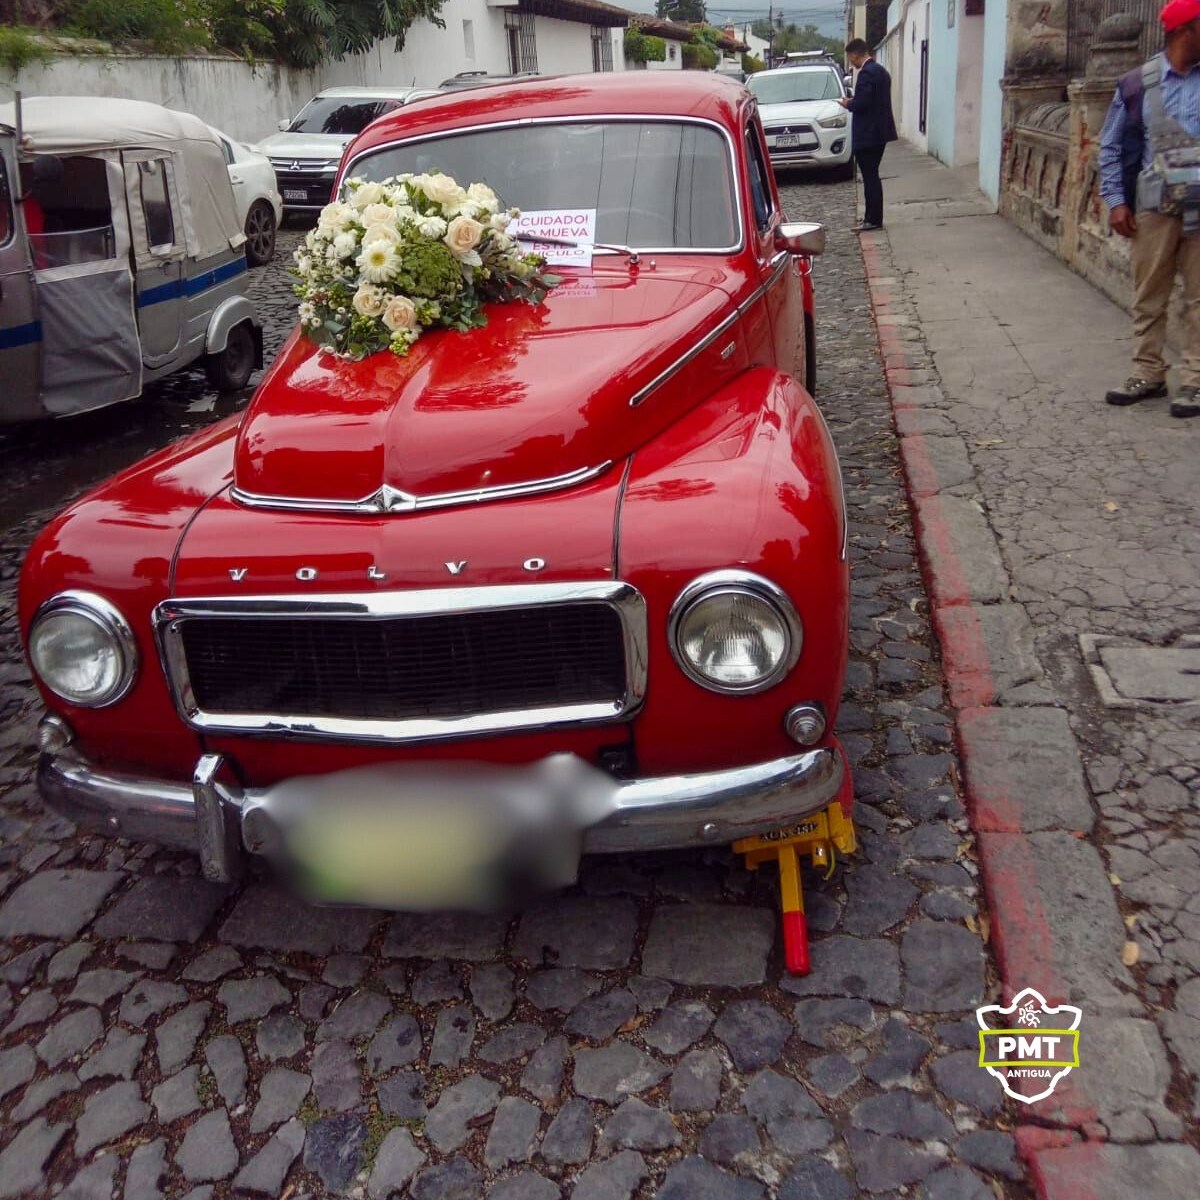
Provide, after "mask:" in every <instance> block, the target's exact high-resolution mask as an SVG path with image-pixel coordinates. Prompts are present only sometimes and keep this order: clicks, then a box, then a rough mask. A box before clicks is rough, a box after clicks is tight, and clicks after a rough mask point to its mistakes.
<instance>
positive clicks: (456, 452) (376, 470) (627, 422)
mask: <svg viewBox="0 0 1200 1200" xmlns="http://www.w3.org/2000/svg"><path fill="white" fill-rule="evenodd" d="M613 261H614V262H615V261H618V260H613ZM727 286H728V282H727V280H726V278H725V276H724V273H723V272H722V271H721V270H720V269H719V268H715V267H712V266H708V265H705V266H703V267H696V268H693V269H682V268H675V269H672V268H671V267H670V266H665V267H664V266H662V265H661V264H660V266H659V267H658V268H656V269H654V273H653V274H651V273H650V271H648V270H645V269H643V270H641V271H640V272H637V271H631V270H629V269H628V268H626V267H625V266H624V264H623V262H622V265H620V266H606V267H604V268H600V267H597V269H596V270H595V272H594V273H593V274H591V275H582V276H579V275H577V276H572V277H568V278H567V279H566V281H565V283H564V285H563V286H562V287H559V288H556V289H554V290H553V291H552V292H551V293H550V295H549V296H548V298H547V300H546V302H545V303H544V304H541V305H529V304H523V303H512V304H501V305H490V306H489V307H488V312H487V316H488V323H487V325H486V326H485V327H483V328H481V329H473V330H470V331H468V332H466V333H459V332H453V331H446V330H438V331H435V332H430V333H426V334H425V335H424V336H423V337H422V338H421V339H420V341H418V342H417V343H416V344H415V345H414V346H413V347H412V349H411V350H410V351H409V353H408V354H407V355H406V356H404V357H398V356H396V355H393V354H391V353H388V352H386V351H385V352H382V353H379V354H375V355H372V356H370V357H369V358H367V359H364V360H363V361H361V362H348V361H345V360H342V359H338V358H335V357H333V356H332V355H330V354H328V353H325V352H323V351H319V350H318V349H317V348H316V347H314V346H313V345H312V343H310V342H308V341H307V340H305V339H303V338H302V337H300V336H299V334H298V333H294V334H293V335H292V338H291V340H290V341H289V342H288V344H287V345H286V346H285V347H284V350H283V351H282V353H281V354H280V356H279V358H278V359H277V361H276V363H275V364H274V366H273V367H272V369H271V371H270V372H269V374H268V375H267V377H266V378H265V379H264V381H263V383H262V386H261V387H260V389H259V391H258V393H257V394H256V395H255V397H254V399H253V400H252V401H251V404H250V407H249V410H248V412H247V415H246V418H245V420H244V422H243V424H242V429H241V433H240V436H239V438H238V446H237V455H236V463H235V483H236V486H237V488H238V490H239V491H240V492H241V493H243V494H247V495H249V496H257V497H269V498H276V499H284V500H297V499H307V500H322V501H358V500H363V499H366V498H368V497H371V496H374V495H376V494H377V493H379V492H380V489H381V488H383V487H385V486H386V487H388V488H390V489H395V490H397V491H400V492H404V493H406V494H407V495H409V496H415V497H418V498H424V499H427V500H428V501H429V502H434V503H436V502H437V501H438V498H442V497H446V496H447V495H455V494H458V493H463V492H476V491H479V490H481V489H482V490H485V491H491V490H492V489H496V488H505V487H514V486H521V485H526V484H538V483H544V482H545V481H547V480H550V479H559V478H561V477H564V476H571V475H573V474H577V473H580V472H587V471H589V470H594V469H597V468H600V467H602V466H603V465H604V464H605V463H610V462H615V461H617V460H619V459H622V458H624V457H625V456H626V455H628V454H629V453H631V452H632V451H633V450H634V449H636V448H637V446H639V445H641V444H643V443H644V442H645V441H646V440H648V438H650V437H652V436H654V434H655V433H657V432H658V431H659V430H661V429H663V428H665V427H666V426H667V425H668V424H669V423H670V422H671V421H672V420H674V419H675V418H676V417H677V416H678V414H679V413H680V412H681V411H683V410H685V409H686V408H689V407H691V406H694V405H695V404H697V403H699V402H700V400H702V399H703V398H704V396H705V395H707V394H709V393H710V392H711V391H712V390H713V388H715V387H718V386H720V385H721V384H722V383H723V382H725V380H726V379H727V378H728V377H729V376H730V374H731V373H733V372H736V371H737V370H739V369H744V363H745V359H744V355H742V354H740V353H734V352H733V351H732V350H731V349H730V347H728V346H725V347H723V348H722V347H716V346H714V347H713V348H712V349H711V354H710V351H709V349H707V348H706V349H705V351H704V353H702V354H698V355H697V356H695V357H694V358H693V359H691V360H689V362H688V363H687V364H686V367H685V368H684V369H681V370H679V371H677V372H676V373H675V374H674V375H672V376H671V378H670V380H669V382H668V383H666V384H664V386H662V387H660V388H658V389H656V390H655V392H654V393H653V395H652V396H651V397H650V398H649V399H648V400H647V401H646V403H645V404H641V405H639V406H638V407H636V408H631V406H630V399H631V397H633V396H634V395H635V394H636V393H637V392H638V391H639V389H642V388H644V387H646V386H647V385H648V384H649V383H651V381H653V380H655V379H656V378H657V377H658V376H659V375H660V374H661V373H662V372H663V371H664V370H665V369H666V368H668V367H670V366H671V365H672V364H675V363H677V362H678V360H679V359H680V357H681V355H683V354H685V352H687V351H689V350H692V349H694V348H695V347H696V343H697V342H698V341H699V340H700V338H701V337H703V335H704V334H705V333H707V332H709V331H710V330H712V329H714V328H715V327H716V326H717V325H718V324H719V323H720V321H721V320H722V319H723V318H724V317H725V316H727V315H728V314H729V313H730V311H731V301H730V296H729V292H728V291H727V290H726V288H727ZM732 336H733V335H732V334H731V337H732ZM739 345H740V342H739ZM722 349H724V353H725V357H724V358H720V357H719V355H720V353H721V350H722Z"/></svg>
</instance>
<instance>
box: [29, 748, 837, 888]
mask: <svg viewBox="0 0 1200 1200" xmlns="http://www.w3.org/2000/svg"><path fill="white" fill-rule="evenodd" d="M556 761H557V762H558V764H559V765H564V766H566V767H569V768H570V769H571V770H575V771H579V772H584V771H587V772H590V771H591V770H592V769H591V768H590V767H587V766H586V764H584V763H583V762H582V761H581V760H579V759H576V758H575V757H574V756H573V755H559V756H556V759H547V760H544V761H543V763H542V764H538V765H537V766H536V767H535V768H534V769H535V770H538V769H540V768H542V767H544V766H547V765H551V764H554V763H555V762H556ZM412 772H413V768H412V767H410V766H409V765H408V764H400V763H397V764H389V765H386V766H374V767H362V768H358V769H356V770H354V771H349V772H341V773H339V775H338V789H339V790H338V795H340V796H342V797H345V796H347V795H349V794H351V793H350V792H348V790H347V789H348V788H349V789H353V788H354V787H355V785H356V784H359V785H361V789H362V791H363V793H364V794H372V795H380V794H387V792H388V790H389V789H392V788H394V789H395V790H396V791H397V793H399V792H401V791H403V789H404V786H405V781H406V779H407V780H411V779H412ZM844 773H845V768H844V766H843V761H842V756H841V754H840V753H839V752H838V751H837V750H836V749H831V748H821V749H816V750H809V751H805V752H804V753H801V754H796V755H791V756H788V757H786V758H779V759H774V760H772V761H769V762H763V763H754V764H751V765H749V766H743V767H733V768H730V769H728V770H723V771H709V772H704V773H701V774H696V775H670V776H661V777H655V778H646V779H635V780H627V781H616V780H613V781H609V780H608V779H607V777H602V778H603V779H604V786H603V787H602V789H601V793H602V794H601V795H600V796H599V798H598V799H596V800H595V803H594V806H593V808H592V809H591V812H592V814H593V816H595V817H597V819H595V820H593V821H591V823H590V824H589V827H588V828H586V829H584V830H583V832H582V850H583V852H585V853H611V852H615V851H630V850H632V851H641V850H661V849H668V848H672V847H682V846H695V845H703V844H712V843H721V842H731V841H734V840H736V839H737V838H741V837H749V836H751V835H753V834H758V833H763V832H766V831H768V830H771V829H774V828H778V827H779V826H782V825H786V824H789V823H791V822H793V821H795V820H797V819H800V818H803V817H806V816H808V815H810V814H812V813H815V812H819V811H821V810H822V809H824V808H826V807H827V806H828V805H829V804H831V803H832V802H833V801H834V800H835V799H836V798H837V796H838V794H839V792H840V790H841V787H842V782H843V777H844ZM594 774H595V775H596V776H599V772H594ZM322 778H330V777H312V779H311V780H309V781H307V782H309V783H311V784H312V787H313V788H314V789H317V790H319V789H320V786H321V784H320V781H321V779H322ZM296 783H297V781H296V780H286V781H284V782H283V783H280V784H276V785H273V786H272V787H266V788H243V787H241V786H240V785H239V784H238V783H237V782H236V774H235V771H234V769H233V764H232V763H231V762H230V761H229V760H227V759H225V758H224V757H222V756H221V755H216V754H206V755H204V756H203V757H202V758H201V759H200V760H199V762H198V763H197V765H196V770H195V774H194V776H193V780H192V783H191V785H190V786H187V785H184V784H179V783H171V782H169V781H167V780H157V779H140V778H136V777H134V776H131V775H118V774H115V773H110V772H106V771H101V770H98V769H97V768H96V767H94V766H92V764H90V763H89V762H87V761H85V760H84V759H83V758H81V757H80V756H79V755H77V754H76V753H75V752H74V750H73V748H71V747H67V748H66V749H64V750H61V751H58V752H47V753H43V755H42V757H41V760H40V762H39V764H38V788H39V790H40V791H41V794H42V797H43V799H44V800H45V801H46V803H47V804H48V805H49V806H50V807H51V808H52V809H54V810H55V812H58V813H60V814H61V815H62V816H64V817H66V818H68V819H69V820H71V821H73V822H75V823H76V824H77V825H79V826H81V827H82V828H84V829H88V830H92V831H94V832H97V833H102V834H106V835H107V836H109V837H121V838H128V839H130V840H132V841H148V842H156V843H159V844H161V845H166V846H176V847H180V848H183V849H189V850H194V851H196V852H197V853H198V854H199V856H200V859H201V864H202V867H203V870H204V875H205V877H206V878H208V879H214V880H229V879H233V878H235V877H236V875H237V873H238V870H239V866H240V859H241V858H242V856H243V855H244V854H246V853H257V852H259V851H261V850H263V848H264V846H265V844H266V843H267V842H268V841H269V840H270V838H269V829H270V826H271V823H272V817H273V815H274V814H275V813H276V812H280V813H281V812H282V811H283V809H284V807H286V803H287V795H286V794H287V793H288V792H291V791H294V790H295V785H296Z"/></svg>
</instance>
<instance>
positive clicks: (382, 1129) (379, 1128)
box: [362, 1109, 403, 1169]
mask: <svg viewBox="0 0 1200 1200" xmlns="http://www.w3.org/2000/svg"><path fill="white" fill-rule="evenodd" d="M401 1124H403V1122H402V1121H401V1120H400V1118H399V1117H393V1116H390V1115H389V1114H388V1113H382V1112H379V1111H378V1109H377V1110H375V1111H374V1112H372V1113H370V1114H369V1115H368V1117H367V1138H366V1141H364V1142H363V1147H362V1153H363V1167H364V1168H366V1169H369V1168H370V1167H371V1166H372V1165H373V1164H374V1162H375V1156H376V1155H377V1154H378V1153H379V1147H380V1146H382V1145H383V1139H384V1138H386V1137H387V1135H388V1134H389V1133H391V1132H392V1130H393V1129H395V1128H396V1126H397V1125H401Z"/></svg>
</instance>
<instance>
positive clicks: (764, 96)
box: [746, 59, 854, 177]
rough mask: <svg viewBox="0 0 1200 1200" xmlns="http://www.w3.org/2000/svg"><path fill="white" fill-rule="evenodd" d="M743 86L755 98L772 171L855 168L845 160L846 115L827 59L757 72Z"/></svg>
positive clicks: (836, 73)
mask: <svg viewBox="0 0 1200 1200" xmlns="http://www.w3.org/2000/svg"><path fill="white" fill-rule="evenodd" d="M746 86H747V87H748V88H749V89H750V91H751V92H752V93H753V95H754V97H755V98H756V99H757V100H758V111H759V114H760V115H761V117H762V123H763V129H764V130H765V131H766V135H767V153H768V154H769V155H770V156H771V165H772V166H773V167H774V168H775V169H776V170H777V171H780V170H785V169H788V168H801V167H825V168H830V169H833V170H836V171H837V172H838V173H839V174H840V175H844V176H847V177H848V176H850V175H852V174H853V172H854V166H853V163H851V161H850V119H851V118H850V114H849V113H848V112H847V111H846V110H845V109H844V108H842V106H841V105H840V104H838V100H839V99H841V97H843V96H845V95H846V86H845V83H844V82H843V79H842V72H841V70H840V69H839V67H838V65H837V63H835V62H834V61H833V60H832V59H821V60H816V61H812V60H810V61H808V62H803V61H802V62H801V63H800V64H799V65H797V66H794V67H791V66H789V67H779V68H777V69H776V70H773V71H757V72H755V73H754V74H753V75H751V76H750V78H749V79H747V80H746Z"/></svg>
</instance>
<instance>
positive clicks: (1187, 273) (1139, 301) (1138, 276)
mask: <svg viewBox="0 0 1200 1200" xmlns="http://www.w3.org/2000/svg"><path fill="white" fill-rule="evenodd" d="M1130 262H1131V263H1132V264H1133V292H1134V295H1133V336H1134V351H1133V373H1134V374H1135V375H1139V376H1141V377H1142V378H1143V379H1149V380H1150V381H1151V382H1153V383H1161V382H1162V381H1163V380H1165V379H1166V376H1167V364H1166V362H1165V361H1164V360H1163V344H1164V342H1165V341H1166V338H1167V306H1168V304H1169V303H1170V300H1171V291H1172V289H1173V288H1174V286H1175V274H1176V272H1177V271H1178V272H1179V274H1181V275H1182V276H1183V322H1184V324H1183V336H1184V347H1183V361H1182V362H1181V363H1180V372H1179V373H1180V382H1181V383H1182V385H1183V386H1185V387H1200V235H1196V236H1194V237H1184V236H1183V221H1182V219H1181V218H1179V217H1164V216H1163V215H1162V213H1157V212H1153V211H1152V210H1146V211H1144V212H1140V213H1138V214H1137V233H1135V234H1134V237H1133V245H1132V247H1131V252H1130Z"/></svg>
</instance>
